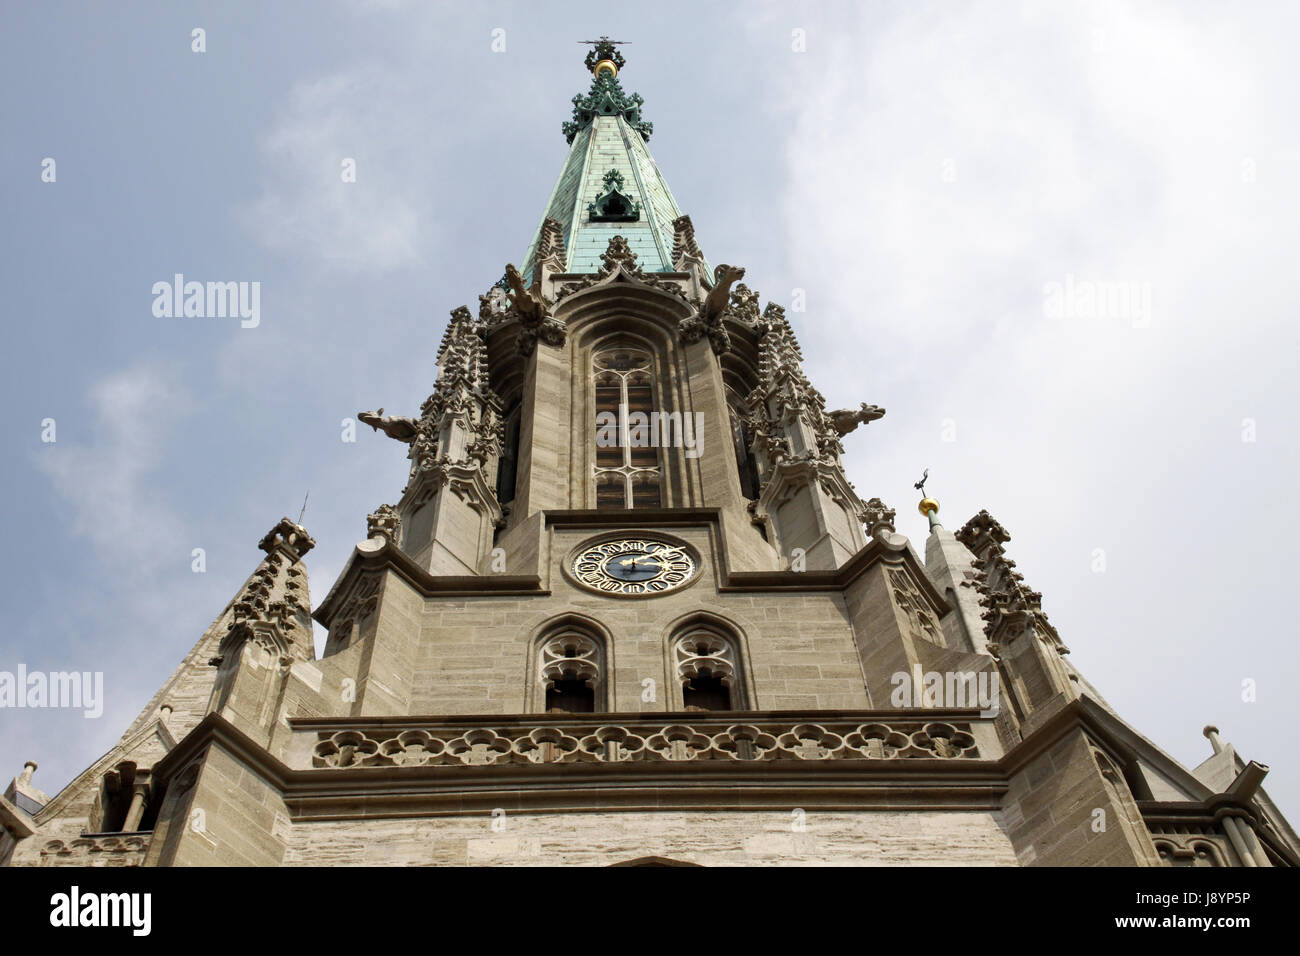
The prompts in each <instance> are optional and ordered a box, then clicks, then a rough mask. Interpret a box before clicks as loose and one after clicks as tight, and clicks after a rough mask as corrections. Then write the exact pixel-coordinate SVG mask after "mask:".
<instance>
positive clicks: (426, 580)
mask: <svg viewBox="0 0 1300 956" xmlns="http://www.w3.org/2000/svg"><path fill="white" fill-rule="evenodd" d="M385 570H388V571H392V572H394V573H395V574H397V576H398V577H400V578H401V579H402V580H403V581H405V582H406V583H407V584H408V585H410V586H411V587H412V588H413V589H415V590H416V591H417V592H418V593H419V594H420V595H421V596H422V597H516V596H533V597H545V596H547V595H549V594H550V593H551V592H550V591H548V590H546V589H544V588H543V587H542V586H541V585H542V582H541V578H539V577H538V576H537V575H535V574H454V575H451V574H430V573H429V572H428V571H426V570H425V569H424V568H422V567H420V566H419V565H418V564H416V563H415V561H414V560H413V559H412V558H411V557H410V555H408V554H407V553H406V552H405V551H402V550H401V549H400V548H395V547H393V546H392V544H391V543H390V542H389V541H388V540H387V539H385V538H370V539H368V540H366V541H363V542H361V543H360V544H358V545H357V546H356V547H355V548H353V549H352V555H351V557H349V558H348V562H347V564H346V565H345V566H344V569H343V573H342V574H340V575H339V578H338V580H337V581H335V582H334V586H333V587H332V588H330V593H329V594H327V595H326V596H325V600H324V601H322V602H321V605H320V607H318V608H317V609H316V612H315V613H314V614H313V615H312V616H313V617H314V618H315V619H316V621H318V622H319V623H320V624H322V625H324V626H328V622H329V621H330V620H331V619H332V617H333V615H334V613H335V612H336V611H337V610H338V607H339V604H340V603H341V601H342V599H343V597H344V596H345V595H346V594H347V593H349V592H350V590H351V587H352V585H353V584H354V583H355V582H356V580H357V579H358V578H359V577H360V576H361V575H363V574H365V573H367V572H375V571H385Z"/></svg>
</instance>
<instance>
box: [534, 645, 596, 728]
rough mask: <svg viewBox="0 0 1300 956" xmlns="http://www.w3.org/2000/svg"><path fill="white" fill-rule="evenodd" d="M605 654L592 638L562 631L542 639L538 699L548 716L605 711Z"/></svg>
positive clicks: (538, 673) (538, 655) (539, 654)
mask: <svg viewBox="0 0 1300 956" xmlns="http://www.w3.org/2000/svg"><path fill="white" fill-rule="evenodd" d="M604 671H605V654H604V645H603V642H602V641H601V640H600V638H599V637H597V636H596V635H595V634H592V633H589V632H588V631H586V630H584V629H581V628H577V627H564V628H561V629H560V630H558V631H555V632H553V633H551V634H549V635H547V636H545V637H543V638H542V641H541V644H540V646H539V647H538V653H537V680H538V684H539V688H538V689H539V694H538V696H539V698H541V700H542V703H543V709H544V710H545V711H546V712H547V713H552V714H555V713H558V714H590V713H595V712H598V711H603V710H605V709H606V708H605V681H604V676H605V675H604Z"/></svg>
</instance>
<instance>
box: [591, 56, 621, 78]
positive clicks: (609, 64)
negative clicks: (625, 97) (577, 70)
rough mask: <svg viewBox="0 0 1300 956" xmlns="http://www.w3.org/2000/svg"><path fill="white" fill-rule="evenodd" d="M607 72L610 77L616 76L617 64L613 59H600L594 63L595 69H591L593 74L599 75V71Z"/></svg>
mask: <svg viewBox="0 0 1300 956" xmlns="http://www.w3.org/2000/svg"><path fill="white" fill-rule="evenodd" d="M602 72H603V73H608V74H609V75H610V78H611V79H612V78H614V77H616V76H618V66H617V64H615V63H614V61H613V60H601V61H600V62H599V63H597V64H596V67H595V69H593V70H592V71H591V73H592V75H593V76H600V74H601V73H602Z"/></svg>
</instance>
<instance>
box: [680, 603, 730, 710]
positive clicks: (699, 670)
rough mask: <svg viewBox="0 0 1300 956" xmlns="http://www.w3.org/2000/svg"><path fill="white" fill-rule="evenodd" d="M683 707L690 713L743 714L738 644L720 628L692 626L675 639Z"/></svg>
mask: <svg viewBox="0 0 1300 956" xmlns="http://www.w3.org/2000/svg"><path fill="white" fill-rule="evenodd" d="M673 657H674V660H675V663H676V669H677V680H678V682H679V683H680V686H681V689H682V706H683V709H684V710H688V711H714V710H742V709H744V707H745V703H744V695H743V694H742V692H741V686H740V667H739V655H738V654H737V650H736V642H735V640H734V639H733V638H732V637H731V636H730V635H729V634H726V633H724V632H723V631H722V630H721V629H720V628H717V627H714V626H711V625H699V624H697V625H693V626H691V627H689V628H687V629H686V630H684V631H683V632H682V633H681V634H679V635H678V636H677V637H676V638H674V639H673Z"/></svg>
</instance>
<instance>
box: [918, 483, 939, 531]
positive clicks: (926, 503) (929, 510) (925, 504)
mask: <svg viewBox="0 0 1300 956" xmlns="http://www.w3.org/2000/svg"><path fill="white" fill-rule="evenodd" d="M929 480H930V469H929V468H927V469H925V473H924V474H922V475H921V480H920V481H918V482H917V483H916V484H914V485H912V487H913V488H915V489H917V490H918V491H919V492H921V503H920V504H919V505H917V509H918V510H919V511H920V512H921V514H923V515H925V516H926V517H927V518H929V519H930V530H931V531H933V530H934V529H935V528H937V527H939V519H938V518H936V517H935V515H937V514H938V513H939V502H938V501H937V500H935V499H934V498H931V497H930V496H929V495H927V494H926V493H925V483H926V482H927V481H929Z"/></svg>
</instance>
